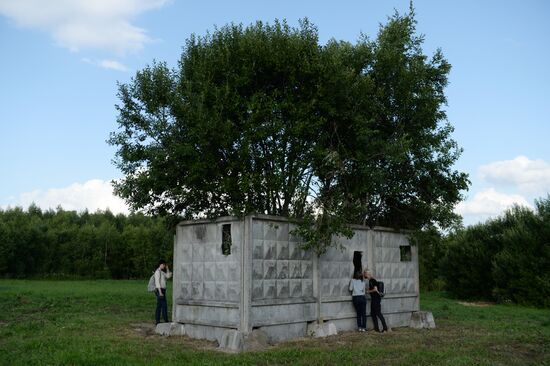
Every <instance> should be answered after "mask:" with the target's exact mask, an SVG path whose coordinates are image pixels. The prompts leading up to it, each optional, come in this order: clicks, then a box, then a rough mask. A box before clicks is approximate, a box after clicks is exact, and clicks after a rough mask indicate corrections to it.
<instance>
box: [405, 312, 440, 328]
mask: <svg viewBox="0 0 550 366" xmlns="http://www.w3.org/2000/svg"><path fill="white" fill-rule="evenodd" d="M410 327H411V328H414V329H423V328H427V329H434V328H435V320H434V316H433V314H432V313H431V312H429V311H415V312H414V313H412V315H411V324H410Z"/></svg>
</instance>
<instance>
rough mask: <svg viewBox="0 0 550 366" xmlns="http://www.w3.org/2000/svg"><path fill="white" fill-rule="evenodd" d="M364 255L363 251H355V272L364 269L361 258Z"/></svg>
mask: <svg viewBox="0 0 550 366" xmlns="http://www.w3.org/2000/svg"><path fill="white" fill-rule="evenodd" d="M362 257H363V252H359V251H355V252H353V274H355V272H357V271H359V272H362V271H363V263H362V262H361V258H362Z"/></svg>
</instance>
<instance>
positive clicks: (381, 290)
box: [376, 281, 386, 297]
mask: <svg viewBox="0 0 550 366" xmlns="http://www.w3.org/2000/svg"><path fill="white" fill-rule="evenodd" d="M376 282H378V286H377V287H378V294H379V295H380V297H384V295H385V294H386V293H385V292H384V282H382V281H376Z"/></svg>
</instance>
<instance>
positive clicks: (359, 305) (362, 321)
mask: <svg viewBox="0 0 550 366" xmlns="http://www.w3.org/2000/svg"><path fill="white" fill-rule="evenodd" d="M352 300H353V306H354V307H355V311H356V312H357V328H359V329H367V299H366V298H365V295H359V296H353V297H352Z"/></svg>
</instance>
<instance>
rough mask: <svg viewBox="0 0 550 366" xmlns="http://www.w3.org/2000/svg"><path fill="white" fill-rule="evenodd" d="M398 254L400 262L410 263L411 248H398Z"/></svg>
mask: <svg viewBox="0 0 550 366" xmlns="http://www.w3.org/2000/svg"><path fill="white" fill-rule="evenodd" d="M399 252H400V253H399V254H400V255H401V262H410V261H411V260H412V254H411V246H410V245H402V246H400V247H399Z"/></svg>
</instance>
